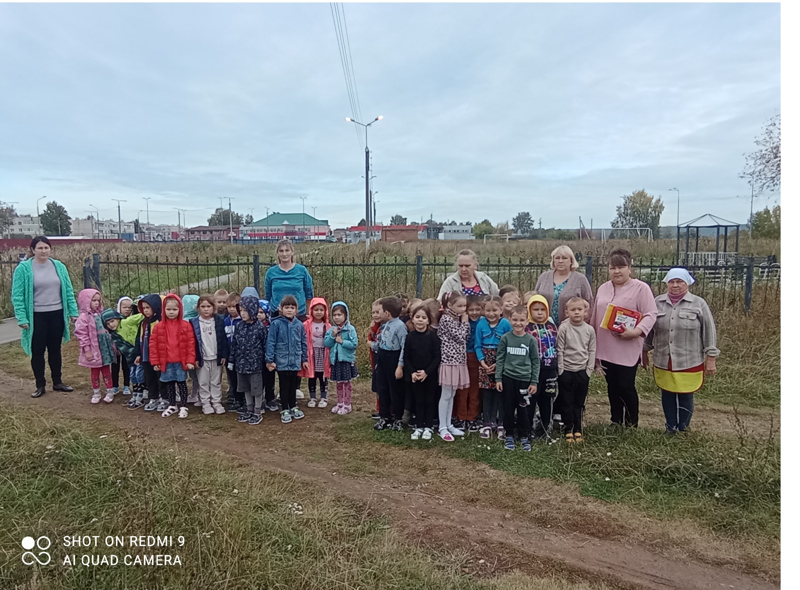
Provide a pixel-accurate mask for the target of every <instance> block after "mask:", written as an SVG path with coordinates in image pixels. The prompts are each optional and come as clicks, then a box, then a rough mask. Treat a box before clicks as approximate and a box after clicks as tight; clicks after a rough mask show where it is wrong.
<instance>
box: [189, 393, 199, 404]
mask: <svg viewBox="0 0 800 590" xmlns="http://www.w3.org/2000/svg"><path fill="white" fill-rule="evenodd" d="M198 401H200V398H199V396H198V395H197V394H196V393H190V394H189V397H187V398H186V403H188V404H193V403H195V402H198Z"/></svg>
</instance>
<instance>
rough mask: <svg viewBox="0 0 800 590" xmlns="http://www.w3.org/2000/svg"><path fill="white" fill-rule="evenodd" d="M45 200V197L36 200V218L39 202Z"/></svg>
mask: <svg viewBox="0 0 800 590" xmlns="http://www.w3.org/2000/svg"><path fill="white" fill-rule="evenodd" d="M46 198H47V197H46V196H45V197H39V198H38V199H36V217H39V201H41V200H42V199H46Z"/></svg>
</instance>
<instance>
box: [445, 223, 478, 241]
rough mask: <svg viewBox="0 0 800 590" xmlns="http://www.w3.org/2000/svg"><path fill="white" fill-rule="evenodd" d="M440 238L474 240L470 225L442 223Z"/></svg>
mask: <svg viewBox="0 0 800 590" xmlns="http://www.w3.org/2000/svg"><path fill="white" fill-rule="evenodd" d="M439 239H440V240H474V239H475V236H473V235H472V226H471V225H443V226H442V230H441V232H440V233H439Z"/></svg>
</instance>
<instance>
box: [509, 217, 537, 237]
mask: <svg viewBox="0 0 800 590" xmlns="http://www.w3.org/2000/svg"><path fill="white" fill-rule="evenodd" d="M511 227H513V228H514V233H515V234H519V235H521V236H527V235H530V233H531V231H533V218H532V217H531V214H530V213H528V212H527V211H520V212H519V213H517V214H516V215H515V216H514V219H512V220H511Z"/></svg>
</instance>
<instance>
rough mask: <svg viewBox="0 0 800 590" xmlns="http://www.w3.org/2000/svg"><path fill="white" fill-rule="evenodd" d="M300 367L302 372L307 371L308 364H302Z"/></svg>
mask: <svg viewBox="0 0 800 590" xmlns="http://www.w3.org/2000/svg"><path fill="white" fill-rule="evenodd" d="M302 367H303V370H304V371H308V363H303V364H302Z"/></svg>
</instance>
